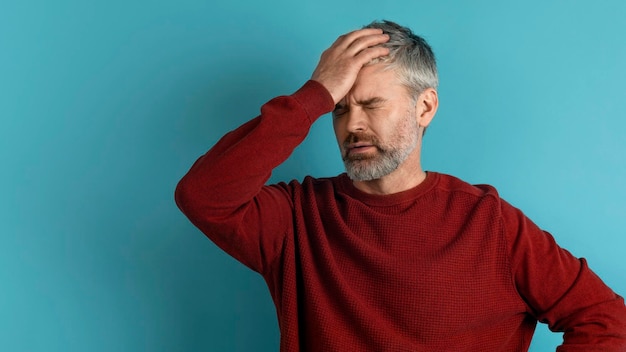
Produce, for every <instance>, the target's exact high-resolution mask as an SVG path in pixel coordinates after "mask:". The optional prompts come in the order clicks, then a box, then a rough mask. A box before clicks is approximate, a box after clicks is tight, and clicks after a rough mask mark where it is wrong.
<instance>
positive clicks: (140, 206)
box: [0, 0, 626, 352]
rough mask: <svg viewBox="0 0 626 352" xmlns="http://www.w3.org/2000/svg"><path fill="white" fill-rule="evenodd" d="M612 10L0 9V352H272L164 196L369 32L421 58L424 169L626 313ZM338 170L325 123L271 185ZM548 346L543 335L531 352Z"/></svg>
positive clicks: (5, 4)
mask: <svg viewBox="0 0 626 352" xmlns="http://www.w3.org/2000/svg"><path fill="white" fill-rule="evenodd" d="M624 18H626V2H624V1H621V0H606V1H596V2H589V1H539V0H529V1H523V2H522V1H517V2H507V1H495V0H494V1H421V0H410V1H409V0H405V1H387V2H381V1H370V0H358V1H357V0H349V1H329V0H315V1H293V0H280V1H252V0H242V1H229V2H227V1H209V0H177V1H173V0H159V1H148V0H131V1H127V0H124V1H121V0H109V1H84V0H81V1H79V0H60V1H44V0H23V1H12V0H3V1H2V2H0V119H1V124H0V167H1V171H0V350H1V351H63V352H69V351H91V352H97V351H107V352H108V351H277V349H278V341H279V335H278V327H277V322H276V314H275V312H274V307H273V305H272V301H271V299H270V296H269V293H268V291H267V288H266V287H265V284H264V282H263V280H262V278H261V277H260V276H259V275H258V274H256V273H253V272H251V271H250V270H248V269H247V268H245V267H244V266H243V265H241V264H239V263H238V262H236V261H235V260H234V259H232V258H230V257H229V256H228V255H226V254H224V253H222V252H221V251H220V250H219V249H217V248H216V247H215V246H214V245H213V244H212V243H211V242H210V241H209V240H208V239H206V238H205V237H204V236H203V235H202V234H201V233H200V232H199V231H198V230H197V229H195V228H194V227H193V226H192V225H191V224H190V223H189V222H188V220H187V219H186V218H185V217H184V216H183V215H182V214H181V213H180V212H179V211H178V209H177V208H176V206H175V204H174V200H173V192H174V187H175V185H176V183H177V181H178V180H179V178H180V177H181V176H182V175H183V174H184V173H185V172H186V171H187V169H188V168H189V167H190V166H191V164H192V163H193V161H194V160H195V159H196V158H197V157H199V156H200V155H201V154H202V153H204V152H205V151H206V150H207V149H208V148H210V147H211V146H212V145H213V144H214V143H215V142H216V141H217V140H218V139H219V138H220V137H221V136H222V135H223V134H224V133H226V132H227V131H229V130H231V129H233V128H235V127H237V126H238V125H240V124H241V123H243V122H245V121H247V120H248V119H250V118H252V117H254V116H256V115H257V114H258V111H259V107H260V106H261V105H262V104H263V103H264V102H265V101H267V100H269V99H271V98H272V97H274V96H277V95H282V94H289V93H291V92H293V91H295V90H296V89H297V88H299V86H300V85H301V84H303V83H304V82H305V81H306V80H307V79H308V78H309V77H310V74H311V72H312V71H313V69H314V68H315V65H316V63H317V60H318V58H319V55H320V53H321V52H322V51H323V50H324V49H326V48H327V47H328V46H329V45H330V44H331V43H332V42H333V41H334V40H335V39H336V37H337V36H339V35H340V34H343V33H344V32H347V31H350V30H353V29H355V28H358V27H360V26H362V25H364V24H367V23H369V22H370V21H372V20H375V19H391V20H394V21H397V22H399V23H401V24H404V25H408V26H409V27H411V28H413V29H414V31H415V32H417V33H418V34H421V35H423V36H424V37H425V38H426V39H427V40H428V41H429V42H430V43H431V44H432V46H433V48H434V50H435V53H436V55H437V57H438V62H439V71H440V81H441V84H440V90H439V94H440V109H439V112H438V114H437V116H436V118H435V120H434V122H433V124H432V125H431V127H430V128H429V131H428V133H427V135H426V137H425V142H424V143H425V145H424V155H423V161H424V166H425V168H426V169H427V170H433V171H439V172H444V173H450V174H453V175H456V176H459V177H461V178H463V179H465V180H467V181H469V182H472V183H489V184H492V185H494V186H495V187H497V188H498V190H499V191H500V193H501V195H502V196H503V197H504V198H505V199H507V200H508V201H509V202H511V203H513V204H514V205H516V206H517V207H519V208H521V209H522V210H523V211H524V212H525V213H526V214H527V215H529V216H530V217H531V218H532V219H533V220H534V221H535V222H536V223H538V224H539V225H540V226H541V227H543V228H544V229H546V230H547V231H549V232H551V233H552V234H553V235H554V236H555V237H556V239H557V241H558V242H559V243H560V244H561V245H562V246H563V247H565V248H567V249H569V250H570V251H571V252H572V253H574V254H575V255H577V256H583V257H586V258H587V259H588V260H589V263H590V265H591V267H592V268H593V269H594V270H595V271H596V272H597V273H598V274H599V275H600V276H601V277H602V278H603V279H604V281H605V282H606V283H607V284H608V285H610V286H611V287H612V288H613V289H614V290H615V291H616V292H618V293H620V294H621V295H624V294H626V274H625V268H626V256H625V255H624V253H625V250H626V236H624V235H625V230H624V229H626V186H625V183H624V180H626V153H625V152H626V138H625V137H624V131H626V118H625V115H626V89H625V88H624V82H626V68H625V67H624V63H625V62H626V45H624V36H623V35H624V33H626V21H624ZM342 171H343V167H342V164H341V161H340V158H339V155H338V150H337V147H336V144H335V140H334V135H333V133H332V127H331V123H330V119H329V118H328V117H324V118H322V119H321V120H320V121H318V122H317V124H316V125H315V126H314V127H313V130H312V131H311V134H310V136H309V138H308V139H307V140H306V141H305V142H304V143H303V144H302V145H301V146H300V147H299V148H298V149H297V150H296V151H295V153H294V154H293V156H292V157H291V158H290V159H289V160H288V161H287V162H286V163H285V164H284V165H282V166H280V167H279V168H278V169H277V170H276V172H275V173H274V174H273V177H272V181H279V180H287V181H288V180H290V179H302V178H303V176H304V175H308V174H310V175H314V176H331V175H335V174H337V173H340V172H342ZM560 341H561V335H560V334H553V333H551V332H549V331H548V330H547V328H546V327H545V326H543V325H540V326H539V328H538V331H537V334H536V337H535V340H534V341H533V345H532V351H549V350H554V348H555V346H557V345H558V344H559V342H560Z"/></svg>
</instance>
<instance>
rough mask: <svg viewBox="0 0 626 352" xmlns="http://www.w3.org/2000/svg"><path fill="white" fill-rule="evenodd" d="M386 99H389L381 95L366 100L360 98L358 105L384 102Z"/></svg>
mask: <svg viewBox="0 0 626 352" xmlns="http://www.w3.org/2000/svg"><path fill="white" fill-rule="evenodd" d="M385 101H387V100H386V99H383V98H381V97H373V98H370V99H366V100H358V101H357V102H356V103H357V104H358V105H364V106H371V105H377V104H381V103H384V102H385Z"/></svg>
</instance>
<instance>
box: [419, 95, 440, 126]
mask: <svg viewBox="0 0 626 352" xmlns="http://www.w3.org/2000/svg"><path fill="white" fill-rule="evenodd" d="M438 107H439V98H438V96H437V91H436V90H435V89H434V88H427V89H426V90H424V91H423V92H422V93H421V94H420V96H419V97H418V98H417V102H416V106H415V115H417V116H416V118H417V123H418V124H419V126H420V127H424V128H426V127H428V125H429V124H430V122H431V121H432V120H433V118H434V117H435V113H437V108H438Z"/></svg>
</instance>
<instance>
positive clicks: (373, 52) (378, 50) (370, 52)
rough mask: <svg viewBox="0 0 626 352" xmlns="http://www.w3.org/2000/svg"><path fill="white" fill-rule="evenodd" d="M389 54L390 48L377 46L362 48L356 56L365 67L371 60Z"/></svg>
mask: <svg viewBox="0 0 626 352" xmlns="http://www.w3.org/2000/svg"><path fill="white" fill-rule="evenodd" d="M387 55H389V48H385V47H382V46H375V47H371V48H367V49H365V50H361V52H360V53H358V54H357V55H356V56H355V60H356V62H357V63H358V64H359V65H360V66H361V67H363V66H365V65H366V64H367V63H369V62H370V61H372V60H374V59H377V58H379V57H383V56H387Z"/></svg>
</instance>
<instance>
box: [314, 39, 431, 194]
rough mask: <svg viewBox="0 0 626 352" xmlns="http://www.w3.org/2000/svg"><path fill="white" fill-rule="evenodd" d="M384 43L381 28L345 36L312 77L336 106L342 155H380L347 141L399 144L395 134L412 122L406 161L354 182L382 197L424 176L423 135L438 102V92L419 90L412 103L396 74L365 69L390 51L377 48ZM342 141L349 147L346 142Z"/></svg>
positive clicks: (380, 68) (380, 67)
mask: <svg viewBox="0 0 626 352" xmlns="http://www.w3.org/2000/svg"><path fill="white" fill-rule="evenodd" d="M387 40H389V37H388V36H387V35H385V34H382V30H380V29H362V30H358V31H354V32H351V33H348V34H346V35H343V36H341V37H339V38H338V39H337V41H335V43H333V45H331V47H330V48H328V49H327V50H326V51H325V52H324V53H323V54H322V57H321V59H320V62H319V64H318V66H317V68H316V69H315V71H314V73H313V76H312V77H311V79H313V80H316V81H318V82H319V83H321V84H322V85H323V86H324V87H326V89H327V90H328V91H329V93H330V94H331V96H332V97H333V100H334V101H335V104H337V108H336V110H335V113H334V115H335V117H334V119H333V127H334V129H335V135H336V137H337V142H338V143H339V147H340V150H341V153H342V156H344V157H346V156H348V157H352V158H361V157H362V158H364V159H376V158H377V157H378V156H379V155H378V154H380V150H379V149H378V148H376V146H374V145H369V144H371V143H369V144H368V143H367V142H363V141H361V142H355V141H354V139H352V140H350V138H349V137H350V135H351V134H352V135H355V134H356V135H367V136H371V137H374V138H375V139H376V140H378V141H379V143H380V144H381V145H394V144H395V145H397V144H398V141H397V140H398V138H399V136H402V135H403V133H404V134H406V133H408V132H409V131H404V130H405V129H407V123H406V121H405V120H406V119H407V118H413V119H415V121H416V124H417V126H418V133H417V136H415V138H417V141H416V146H415V148H413V149H412V150H411V152H410V154H409V155H408V157H407V158H406V159H405V160H404V162H402V163H401V164H400V165H399V166H398V168H396V169H395V170H394V171H392V172H391V173H389V174H387V175H385V176H382V177H380V178H377V179H374V180H369V181H353V182H354V186H355V187H356V188H358V189H359V190H361V191H363V192H366V193H370V194H381V195H385V194H393V193H398V192H402V191H405V190H408V189H411V188H413V187H415V186H417V185H419V184H420V183H421V182H422V181H424V179H425V178H426V173H425V172H424V171H423V170H422V167H421V162H420V156H421V144H422V143H421V142H422V134H423V129H424V128H425V127H427V126H428V125H429V124H430V122H431V121H432V119H433V117H434V116H435V113H436V111H437V107H438V104H439V103H438V97H437V91H436V90H434V89H431V88H429V89H426V90H425V91H424V92H422V93H421V94H420V96H419V97H418V99H417V100H416V101H415V103H414V102H413V100H412V99H411V96H410V95H409V92H408V90H407V88H406V87H405V86H403V85H402V84H401V83H400V80H399V79H398V77H397V75H396V73H395V71H394V70H392V69H387V70H385V64H384V63H379V64H373V65H367V64H368V63H369V62H370V61H371V60H372V59H375V58H378V57H381V56H385V55H387V54H388V49H386V48H382V47H376V46H375V45H377V44H381V43H384V42H386V41H387ZM413 103H414V104H413ZM412 132H414V131H412ZM346 140H349V141H351V142H352V143H347V144H344V142H345V141H346Z"/></svg>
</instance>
